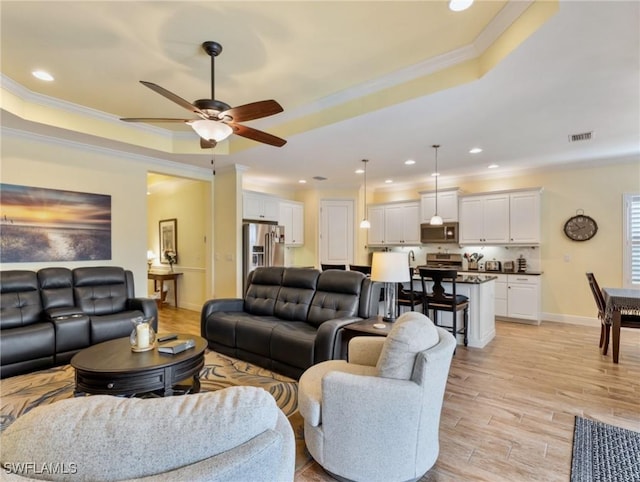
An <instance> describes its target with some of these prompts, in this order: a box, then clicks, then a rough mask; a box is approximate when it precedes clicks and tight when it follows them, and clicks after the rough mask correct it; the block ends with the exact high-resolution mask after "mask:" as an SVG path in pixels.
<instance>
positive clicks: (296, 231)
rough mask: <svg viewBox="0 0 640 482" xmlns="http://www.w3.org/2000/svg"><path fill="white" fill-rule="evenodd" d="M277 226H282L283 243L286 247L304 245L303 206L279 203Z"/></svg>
mask: <svg viewBox="0 0 640 482" xmlns="http://www.w3.org/2000/svg"><path fill="white" fill-rule="evenodd" d="M279 224H280V225H281V226H284V243H285V244H286V245H288V246H302V245H303V244H304V204H303V203H300V202H296V201H280V219H279Z"/></svg>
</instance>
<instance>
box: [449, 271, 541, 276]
mask: <svg viewBox="0 0 640 482" xmlns="http://www.w3.org/2000/svg"><path fill="white" fill-rule="evenodd" d="M460 273H464V274H472V273H475V274H482V275H488V274H491V275H496V274H516V275H518V274H524V275H527V274H529V275H532V276H540V275H541V274H542V273H543V272H542V271H525V272H524V273H518V272H517V271H460Z"/></svg>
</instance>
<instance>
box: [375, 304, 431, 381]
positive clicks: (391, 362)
mask: <svg viewBox="0 0 640 482" xmlns="http://www.w3.org/2000/svg"><path fill="white" fill-rule="evenodd" d="M439 340H440V336H439V335H438V330H437V329H436V327H435V325H434V324H433V322H432V321H431V320H430V319H429V318H427V317H426V316H425V315H423V314H422V313H418V312H417V311H408V312H406V313H403V314H402V315H401V316H400V317H399V318H398V319H397V320H396V322H395V323H394V325H393V327H392V328H391V331H389V334H388V335H387V338H386V340H385V342H384V345H383V346H382V351H381V352H380V358H379V359H378V363H377V364H376V368H377V369H378V372H379V374H380V376H381V377H385V378H397V379H400V380H409V379H410V378H411V374H412V373H413V365H414V363H415V359H416V355H417V354H418V353H419V352H421V351H424V350H427V349H429V348H431V347H432V346H434V345H436V344H437V343H438V341H439Z"/></svg>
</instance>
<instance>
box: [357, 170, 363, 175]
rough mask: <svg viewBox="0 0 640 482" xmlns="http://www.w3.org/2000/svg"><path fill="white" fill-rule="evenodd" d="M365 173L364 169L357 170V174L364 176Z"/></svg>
mask: <svg viewBox="0 0 640 482" xmlns="http://www.w3.org/2000/svg"><path fill="white" fill-rule="evenodd" d="M363 173H364V169H356V174H363Z"/></svg>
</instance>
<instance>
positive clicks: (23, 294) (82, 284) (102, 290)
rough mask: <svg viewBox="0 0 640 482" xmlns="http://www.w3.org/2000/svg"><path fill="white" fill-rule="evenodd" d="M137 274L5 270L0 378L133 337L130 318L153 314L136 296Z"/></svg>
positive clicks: (0, 282)
mask: <svg viewBox="0 0 640 482" xmlns="http://www.w3.org/2000/svg"><path fill="white" fill-rule="evenodd" d="M134 293H135V292H134V283H133V273H132V272H131V271H128V270H124V269H122V268H118V267H111V266H99V267H83V268H75V269H73V270H70V269H67V268H43V269H41V270H39V271H37V272H36V271H26V270H13V271H2V272H0V378H6V377H11V376H14V375H20V374H23V373H28V372H32V371H35V370H40V369H43V368H49V367H52V366H56V365H63V364H66V363H69V361H70V360H71V358H72V357H73V355H75V354H76V353H78V352H79V351H80V350H82V349H83V348H86V347H88V346H90V345H94V344H96V343H100V342H102V341H106V340H111V339H113V338H121V337H125V336H129V334H130V333H131V331H132V330H133V325H132V323H131V320H132V319H133V318H136V317H138V316H144V317H153V319H154V322H153V324H154V325H153V326H154V329H155V330H157V323H158V322H157V317H158V308H157V305H156V303H155V301H154V300H152V299H149V298H135V294H134Z"/></svg>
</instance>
